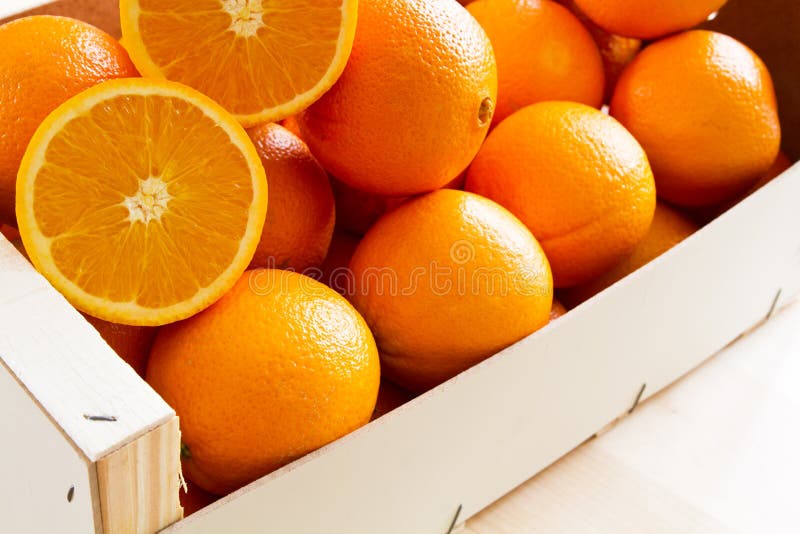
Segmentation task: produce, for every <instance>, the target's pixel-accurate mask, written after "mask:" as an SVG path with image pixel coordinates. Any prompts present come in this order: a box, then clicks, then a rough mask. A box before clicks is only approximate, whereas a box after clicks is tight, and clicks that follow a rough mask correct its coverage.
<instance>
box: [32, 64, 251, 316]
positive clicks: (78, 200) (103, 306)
mask: <svg viewBox="0 0 800 534" xmlns="http://www.w3.org/2000/svg"><path fill="white" fill-rule="evenodd" d="M16 207H17V220H18V222H19V229H20V234H21V235H22V240H23V242H24V244H25V249H26V250H27V251H28V254H29V255H30V258H31V261H32V262H33V264H34V265H35V266H36V268H37V269H38V270H39V272H41V273H42V274H43V275H44V276H45V277H46V278H47V279H48V280H49V281H50V283H51V284H53V286H55V288H56V289H58V290H59V291H60V292H61V293H62V294H63V295H64V296H65V297H66V298H67V299H68V300H69V301H70V302H71V303H72V305H73V306H75V307H76V308H78V309H79V310H81V311H83V312H86V313H88V314H89V315H93V316H95V317H98V318H100V319H104V320H106V321H110V322H114V323H123V324H129V325H143V326H157V325H162V324H166V323H170V322H174V321H177V320H180V319H184V318H186V317H189V316H191V315H194V314H195V313H197V312H198V311H200V310H202V309H204V308H205V307H207V306H209V305H210V304H212V303H213V302H214V301H216V300H217V299H218V298H219V297H221V296H222V295H223V294H224V293H225V292H226V291H227V290H228V289H230V287H231V286H233V284H234V283H235V282H236V280H237V279H238V278H239V277H240V276H241V275H242V273H243V272H244V270H245V268H246V267H247V265H248V263H249V262H250V259H251V258H252V256H253V253H254V251H255V248H256V245H257V244H258V241H259V239H260V236H261V230H262V226H263V224H264V218H265V216H266V211H267V182H266V177H265V176H264V168H263V167H262V166H261V162H260V161H259V157H258V154H257V152H256V150H255V148H254V147H253V145H252V143H251V142H250V140H249V138H248V136H247V133H246V132H245V131H244V129H243V128H242V127H241V125H239V123H238V122H236V120H235V119H234V118H233V117H232V116H231V115H229V114H228V113H227V112H226V111H225V110H224V109H222V108H221V107H219V105H217V104H215V103H214V102H213V101H211V100H210V99H209V98H207V97H205V96H203V95H202V94H200V93H198V92H197V91H194V90H193V89H190V88H188V87H185V86H182V85H180V84H176V83H171V82H164V81H153V80H144V79H125V80H114V81H110V82H106V83H103V84H100V85H98V86H96V87H94V88H92V89H89V90H88V91H85V92H83V93H81V94H79V95H78V96H76V97H74V98H72V99H70V100H68V101H67V102H65V103H64V104H63V105H61V106H60V107H59V108H57V109H56V110H55V111H54V112H53V113H52V114H50V115H49V116H48V117H47V118H46V119H45V121H44V122H43V123H42V124H41V126H40V127H39V129H38V130H37V131H36V133H35V134H34V136H33V139H32V140H31V143H30V145H29V146H28V149H27V151H26V153H25V156H24V158H23V160H22V165H21V166H20V170H19V175H18V177H17V206H16Z"/></svg>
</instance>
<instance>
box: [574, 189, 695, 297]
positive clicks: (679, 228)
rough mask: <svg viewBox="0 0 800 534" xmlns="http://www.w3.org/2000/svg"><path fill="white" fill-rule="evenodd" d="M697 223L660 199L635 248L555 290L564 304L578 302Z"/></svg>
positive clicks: (678, 239) (683, 235)
mask: <svg viewBox="0 0 800 534" xmlns="http://www.w3.org/2000/svg"><path fill="white" fill-rule="evenodd" d="M698 229H699V227H698V226H697V224H695V222H694V221H692V220H691V219H690V218H689V217H687V216H686V215H684V214H683V213H680V212H679V211H677V210H675V209H673V208H670V207H669V206H667V205H666V204H664V203H663V202H659V203H658V204H657V206H656V212H655V215H654V217H653V224H651V225H650V230H648V232H647V235H645V236H644V239H642V240H641V241H640V242H639V244H638V245H636V248H634V249H633V252H631V253H630V254H629V255H628V256H626V257H625V259H623V260H622V261H621V262H619V263H618V264H616V265H615V266H614V267H612V268H611V270H609V271H606V272H605V273H603V274H602V275H600V276H598V277H597V278H594V279H592V280H590V281H589V282H587V283H585V284H581V285H579V286H576V287H571V288H569V289H567V290H566V291H563V292H560V293H559V298H561V299H562V300H563V301H564V302H565V303H566V304H567V306H569V307H570V308H574V307H575V306H577V305H578V304H580V303H581V302H584V301H586V300H589V299H590V298H591V297H593V296H594V295H596V294H597V293H600V292H601V291H602V290H604V289H605V288H607V287H610V286H611V285H612V284H614V283H615V282H617V281H619V280H622V279H623V278H625V277H626V276H628V275H629V274H631V273H632V272H634V271H636V270H637V269H639V268H640V267H642V266H644V265H646V264H648V263H650V262H651V261H652V260H654V259H656V258H657V257H659V256H660V255H662V254H663V253H664V252H666V251H668V250H669V249H671V248H672V247H674V246H675V245H677V244H678V243H680V242H681V241H683V240H684V239H686V238H687V237H689V236H690V235H692V234H693V233H695V232H696V231H697V230H698Z"/></svg>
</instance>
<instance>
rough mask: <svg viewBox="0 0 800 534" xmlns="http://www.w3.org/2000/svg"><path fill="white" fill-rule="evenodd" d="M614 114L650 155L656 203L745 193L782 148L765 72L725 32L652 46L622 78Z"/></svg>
mask: <svg viewBox="0 0 800 534" xmlns="http://www.w3.org/2000/svg"><path fill="white" fill-rule="evenodd" d="M610 113H611V115H612V116H614V117H615V118H617V119H618V120H619V121H620V122H621V123H622V124H623V125H625V127H626V128H628V130H630V132H631V133H632V134H633V135H634V136H635V137H636V139H638V140H639V142H640V143H641V144H642V146H643V147H644V149H645V151H646V152H647V156H648V158H649V159H650V164H651V165H652V167H653V173H654V174H655V177H656V185H657V187H658V194H659V197H661V198H664V199H666V200H668V201H670V202H672V203H674V204H677V205H680V206H686V207H693V206H706V205H711V204H716V203H719V202H722V201H724V200H726V199H729V198H731V197H734V196H736V195H737V194H738V193H742V192H744V191H745V190H746V189H747V188H748V187H750V186H751V185H752V184H753V183H754V182H755V181H756V180H757V179H758V178H759V177H760V176H762V175H763V174H764V173H765V172H766V171H767V169H768V168H769V166H770V165H771V164H772V162H773V161H775V158H776V156H777V154H778V150H779V148H780V140H781V132H780V124H779V123H778V110H777V104H776V101H775V91H774V89H773V86H772V78H771V77H770V75H769V72H768V71H767V68H766V66H765V65H764V63H763V62H762V61H761V60H760V59H759V58H758V56H756V55H755V54H754V53H753V52H752V51H751V50H750V49H749V48H747V47H746V46H744V45H743V44H741V43H740V42H738V41H736V40H735V39H733V38H732V37H728V36H727V35H723V34H720V33H715V32H709V31H704V30H694V31H690V32H685V33H681V34H678V35H675V36H673V37H669V38H667V39H664V40H662V41H659V42H657V43H654V44H652V45H650V46H648V47H647V48H646V49H645V50H644V51H642V52H641V53H640V54H639V55H638V56H637V57H636V59H635V60H633V62H632V63H631V64H630V65H628V68H626V69H625V71H624V72H623V73H622V76H621V77H620V79H619V82H618V83H617V86H616V88H615V91H614V96H613V98H612V99H611V110H610Z"/></svg>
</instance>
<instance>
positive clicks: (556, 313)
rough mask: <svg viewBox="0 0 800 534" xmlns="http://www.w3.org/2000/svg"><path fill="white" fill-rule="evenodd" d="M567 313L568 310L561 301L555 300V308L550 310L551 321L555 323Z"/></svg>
mask: <svg viewBox="0 0 800 534" xmlns="http://www.w3.org/2000/svg"><path fill="white" fill-rule="evenodd" d="M565 313H567V308H565V307H564V305H563V304H561V302H560V301H558V300H556V299H553V307H552V308H551V309H550V320H551V321H554V320H556V319H558V318H559V317H561V316H562V315H564V314H565Z"/></svg>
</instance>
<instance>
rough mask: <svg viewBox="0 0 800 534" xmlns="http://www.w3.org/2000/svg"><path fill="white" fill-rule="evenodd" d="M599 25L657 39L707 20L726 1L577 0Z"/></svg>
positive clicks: (628, 35)
mask: <svg viewBox="0 0 800 534" xmlns="http://www.w3.org/2000/svg"><path fill="white" fill-rule="evenodd" d="M574 1H575V3H576V4H578V7H580V9H581V10H582V11H583V12H584V13H586V15H587V16H588V17H589V18H590V19H592V20H593V21H594V22H595V23H596V24H597V25H598V26H600V27H601V28H604V29H605V30H607V31H609V32H611V33H615V34H618V35H624V36H627V37H638V38H639V39H654V38H656V37H661V36H664V35H667V34H669V33H674V32H677V31H680V30H685V29H687V28H691V27H692V26H695V25H697V24H700V23H701V22H703V21H704V20H706V19H707V18H708V17H709V15H711V14H712V13H714V12H716V11H717V10H718V9H719V8H721V7H722V6H723V5H724V4H725V2H726V1H727V0H574Z"/></svg>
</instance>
